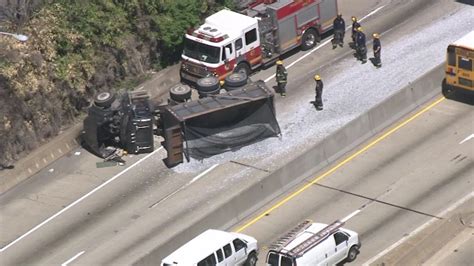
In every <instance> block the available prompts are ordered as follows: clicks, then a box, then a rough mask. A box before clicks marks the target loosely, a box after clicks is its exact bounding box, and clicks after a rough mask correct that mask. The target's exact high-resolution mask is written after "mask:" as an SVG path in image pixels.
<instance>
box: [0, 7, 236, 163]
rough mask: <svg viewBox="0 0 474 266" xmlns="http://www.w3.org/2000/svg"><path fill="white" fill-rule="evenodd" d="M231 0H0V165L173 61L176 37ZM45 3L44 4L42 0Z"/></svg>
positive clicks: (177, 44)
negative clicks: (94, 102) (98, 99)
mask: <svg viewBox="0 0 474 266" xmlns="http://www.w3.org/2000/svg"><path fill="white" fill-rule="evenodd" d="M228 2H229V3H230V2H232V1H230V0H200V1H195V0H174V1H166V3H165V4H164V3H163V1H159V0H139V1H70V0H51V1H44V0H30V1H16V0H0V29H1V31H7V32H21V33H22V34H25V35H27V36H28V37H29V39H28V41H27V42H24V43H21V42H18V41H17V40H15V39H14V38H12V37H9V36H4V35H1V36H0V164H10V163H12V162H14V161H15V160H17V159H19V158H20V157H21V156H22V154H26V153H28V152H29V151H31V150H32V149H34V148H35V147H37V146H39V145H41V144H42V143H43V142H45V141H47V140H48V139H50V138H51V137H53V136H55V135H57V134H58V132H59V131H60V130H61V129H63V128H65V127H68V126H69V125H71V124H72V123H73V122H74V121H75V120H76V119H77V120H79V119H78V116H80V115H81V114H85V109H86V107H88V106H89V105H90V101H91V99H92V97H93V95H94V94H95V93H96V92H98V91H108V90H119V89H120V90H121V89H131V88H133V87H134V86H135V85H137V84H138V82H139V81H142V80H143V79H144V78H146V77H147V76H148V73H150V72H151V71H155V70H159V69H161V68H162V67H166V66H168V65H171V64H174V63H176V62H177V60H178V59H179V56H180V53H181V51H182V46H181V45H182V36H183V35H184V33H185V32H186V29H187V28H189V27H191V26H193V25H196V24H198V23H199V21H200V20H202V19H203V18H204V17H206V16H207V15H209V14H210V13H213V12H214V11H215V10H216V9H218V8H219V7H222V6H223V5H224V4H227V3H228ZM43 3H47V5H46V4H45V5H42V4H43Z"/></svg>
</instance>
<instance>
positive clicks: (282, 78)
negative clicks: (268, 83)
mask: <svg viewBox="0 0 474 266" xmlns="http://www.w3.org/2000/svg"><path fill="white" fill-rule="evenodd" d="M287 80H288V72H287V71H286V68H285V66H284V65H283V61H281V60H278V61H276V82H277V85H278V91H277V92H278V93H280V95H281V96H282V97H285V96H286V82H287Z"/></svg>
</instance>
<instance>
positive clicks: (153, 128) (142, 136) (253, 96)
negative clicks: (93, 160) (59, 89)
mask: <svg viewBox="0 0 474 266" xmlns="http://www.w3.org/2000/svg"><path fill="white" fill-rule="evenodd" d="M239 75H242V74H240V73H236V74H232V75H229V78H227V79H226V81H227V84H226V86H220V85H219V80H218V79H217V78H215V77H206V78H203V79H201V80H199V81H198V84H197V87H198V88H196V90H197V91H198V93H199V99H195V100H191V89H190V88H189V87H184V86H185V85H177V86H173V87H172V88H171V89H170V99H169V100H168V104H167V105H157V106H153V104H151V103H150V100H149V98H148V96H147V95H144V92H128V93H125V94H124V95H122V96H121V97H122V99H121V100H118V99H115V98H116V97H115V96H113V95H111V94H108V93H105V94H98V95H97V96H96V98H95V101H94V104H93V105H92V106H91V107H90V108H89V113H88V114H89V115H88V117H87V118H86V119H85V120H84V132H83V144H84V146H85V147H86V148H88V149H89V150H91V151H92V152H93V153H94V154H96V155H98V156H100V157H102V158H105V157H106V156H108V155H107V151H106V150H105V147H107V146H115V147H120V148H122V149H124V150H126V151H127V152H128V153H145V152H151V151H153V134H154V135H159V136H161V137H163V139H164V140H163V141H162V142H161V144H162V146H163V147H164V148H165V149H166V151H167V157H166V158H165V159H164V160H163V161H164V163H165V164H166V166H167V167H173V166H176V165H178V164H180V163H182V162H183V161H184V158H186V159H187V160H188V161H189V159H190V158H195V159H204V158H208V157H210V156H213V155H215V154H219V153H222V152H225V151H231V150H236V149H239V148H241V147H243V146H246V145H250V144H252V143H255V142H258V141H261V140H263V139H265V138H268V137H275V136H278V135H279V134H280V127H279V125H278V122H277V120H276V115H275V107H274V101H273V100H274V95H273V93H272V91H270V90H269V89H268V88H267V86H266V85H265V83H264V82H263V81H257V82H251V81H250V82H247V78H246V77H245V78H244V79H243V78H242V77H240V76H239ZM223 90H225V92H224V93H220V92H221V91H223Z"/></svg>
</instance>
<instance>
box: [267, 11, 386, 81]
mask: <svg viewBox="0 0 474 266" xmlns="http://www.w3.org/2000/svg"><path fill="white" fill-rule="evenodd" d="M384 7H385V6H384V5H383V6H381V7H378V8H376V9H375V10H373V11H372V12H370V13H369V14H367V15H366V16H364V17H363V18H361V19H360V20H359V21H360V22H362V21H363V20H365V19H367V18H368V17H370V16H372V15H373V14H375V13H377V12H379V11H380V10H381V9H382V8H384ZM350 28H351V26H349V27H346V31H347V30H349V29H350ZM329 42H331V39H329V40H326V41H324V42H323V43H321V44H320V45H318V46H316V47H315V48H314V49H313V50H311V51H309V52H307V53H306V54H304V55H302V56H301V57H299V58H298V59H296V60H295V61H294V62H292V63H291V64H289V65H288V66H287V67H286V68H287V69H289V68H291V67H292V66H294V65H295V64H296V63H298V62H300V61H301V60H303V59H304V58H306V57H307V56H308V55H310V54H312V53H314V52H315V51H317V50H318V49H319V48H321V47H323V46H325V45H326V44H328V43H329ZM275 76H276V75H275V74H273V75H271V76H269V77H268V78H266V79H265V80H263V81H264V82H268V81H270V80H271V79H273V78H274V77H275Z"/></svg>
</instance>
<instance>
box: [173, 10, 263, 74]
mask: <svg viewBox="0 0 474 266" xmlns="http://www.w3.org/2000/svg"><path fill="white" fill-rule="evenodd" d="M260 54H261V52H260V38H259V35H258V20H257V19H256V18H252V17H249V16H246V15H242V14H239V13H236V12H233V11H230V10H226V9H224V10H221V11H219V12H217V13H215V14H213V15H211V16H209V17H208V18H206V20H205V23H204V24H203V25H202V26H200V27H199V28H198V29H196V30H190V32H188V34H186V37H185V40H184V51H183V54H182V64H181V78H182V79H185V80H190V81H193V82H196V81H197V79H199V78H202V77H206V76H209V75H215V76H218V77H219V78H220V79H221V80H222V79H224V78H225V76H226V75H227V74H230V73H231V72H232V70H234V69H235V68H237V67H238V69H237V70H238V71H245V72H246V74H249V73H250V70H251V68H256V67H258V66H259V62H260V61H261V56H260Z"/></svg>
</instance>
